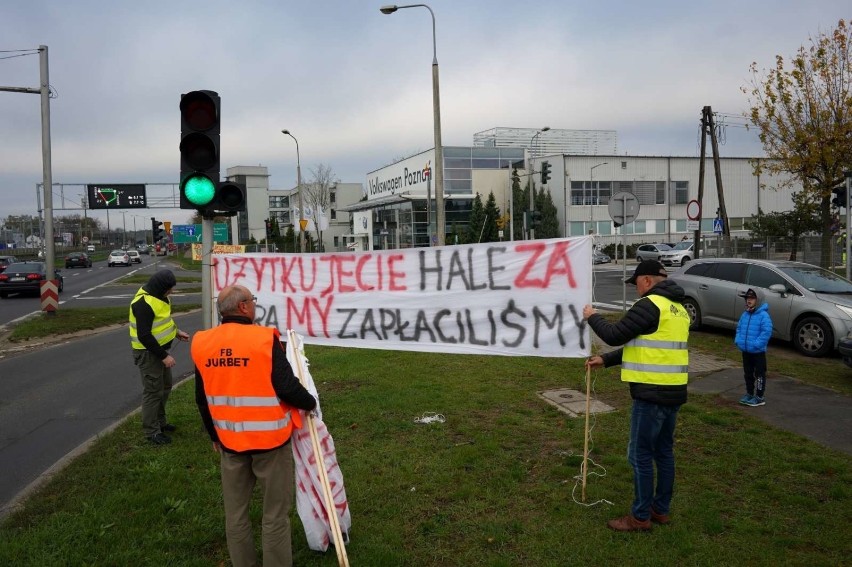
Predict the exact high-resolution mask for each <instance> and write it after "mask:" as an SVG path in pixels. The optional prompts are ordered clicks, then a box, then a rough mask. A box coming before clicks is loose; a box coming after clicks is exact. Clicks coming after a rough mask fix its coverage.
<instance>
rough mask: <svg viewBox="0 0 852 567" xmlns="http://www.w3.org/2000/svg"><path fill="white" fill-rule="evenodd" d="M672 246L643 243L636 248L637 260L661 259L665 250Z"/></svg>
mask: <svg viewBox="0 0 852 567" xmlns="http://www.w3.org/2000/svg"><path fill="white" fill-rule="evenodd" d="M671 249H672V247H671V246H669V245H668V244H643V245H641V246H640V247H639V248H637V249H636V261H637V262H644V261H645V260H659V259H660V256H661V255H662V254H663V252H668V251H669V250H671Z"/></svg>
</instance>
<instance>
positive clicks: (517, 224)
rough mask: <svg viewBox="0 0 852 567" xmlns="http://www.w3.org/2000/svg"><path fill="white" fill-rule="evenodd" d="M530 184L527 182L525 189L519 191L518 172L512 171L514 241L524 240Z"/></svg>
mask: <svg viewBox="0 0 852 567" xmlns="http://www.w3.org/2000/svg"><path fill="white" fill-rule="evenodd" d="M529 203H530V184H529V180H527V186H526V188H525V189H521V178H520V176H519V175H518V170H517V169H513V170H512V217H513V229H512V234H513V235H514V239H515V240H524V239H525V238H526V235H525V234H524V211H526V210H528V209H529V208H530V204H529Z"/></svg>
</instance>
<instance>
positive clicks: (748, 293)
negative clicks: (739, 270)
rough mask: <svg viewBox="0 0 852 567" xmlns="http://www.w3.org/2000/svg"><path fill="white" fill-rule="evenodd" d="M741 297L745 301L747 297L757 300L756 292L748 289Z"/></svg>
mask: <svg viewBox="0 0 852 567" xmlns="http://www.w3.org/2000/svg"><path fill="white" fill-rule="evenodd" d="M743 297H745V298H746V299H748V298H749V297H753V298H755V299H757V292H756V291H754V290H753V289H751V288H748V290H747V291H746V292H745V293H744V294H743Z"/></svg>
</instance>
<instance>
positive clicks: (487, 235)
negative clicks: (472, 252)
mask: <svg viewBox="0 0 852 567" xmlns="http://www.w3.org/2000/svg"><path fill="white" fill-rule="evenodd" d="M499 218H500V208H499V207H498V206H497V198H496V197H494V191H491V192H490V193H489V194H488V199H487V200H486V201H485V223H484V229H483V230H482V236H481V238H480V239H479V240H477V242H497V241H499V240H500V237H499V236H498V233H497V221H498V220H499Z"/></svg>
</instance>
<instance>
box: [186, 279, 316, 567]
mask: <svg viewBox="0 0 852 567" xmlns="http://www.w3.org/2000/svg"><path fill="white" fill-rule="evenodd" d="M216 303H217V307H218V309H219V314H220V315H221V316H222V323H221V324H220V325H219V326H218V327H215V328H213V329H210V330H207V331H200V332H198V333H196V334H195V336H194V338H193V340H192V360H193V362H194V363H195V402H196V404H197V405H198V411H199V413H200V414H201V420H202V422H203V423H204V427H205V428H206V429H207V433H208V434H209V435H210V439H211V440H212V441H213V449H214V450H215V451H217V452H218V453H219V455H220V465H221V469H222V475H221V476H222V497H223V501H224V505H225V534H226V536H227V540H228V553H229V554H230V556H231V562H232V563H233V564H234V565H235V566H236V567H242V566H243V565H245V566H248V565H258V562H257V551H256V549H255V546H254V536H253V535H252V528H251V522H250V520H249V504H250V502H251V495H252V490H253V489H254V485H255V482H257V481H259V482H260V486H261V488H262V489H263V522H262V525H263V534H262V536H263V537H262V545H263V565H276V566H277V565H292V563H293V552H292V543H291V538H290V510H291V509H292V507H293V497H294V494H295V468H294V466H295V465H294V464H293V449H292V447H291V445H290V438H291V434H292V432H293V429H294V428H296V429H298V428H301V427H302V415H301V414H300V413H299V411H298V410H299V409H302V410H306V411H310V410H313V409H314V408H315V407H316V404H317V402H316V400H315V399H314V397H313V396H312V395H311V394H310V393H309V392H308V391H307V390H306V389H305V388H304V387H302V384H301V383H300V382H299V380H298V378H296V376H295V375H294V374H293V369H292V368H291V367H290V363H289V362H288V361H287V354H286V351H285V349H284V345H283V343H282V342H281V341H280V335H279V334H278V330H277V329H274V328H272V327H262V326H259V325H255V324H254V318H255V310H256V307H257V298H255V297H254V296H252V294H251V292H250V291H249V290H248V289H246V288H245V287H243V286H230V287H226V288H225V289H223V290H222V291H221V292H220V293H219V298H218V299H217V302H216Z"/></svg>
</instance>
